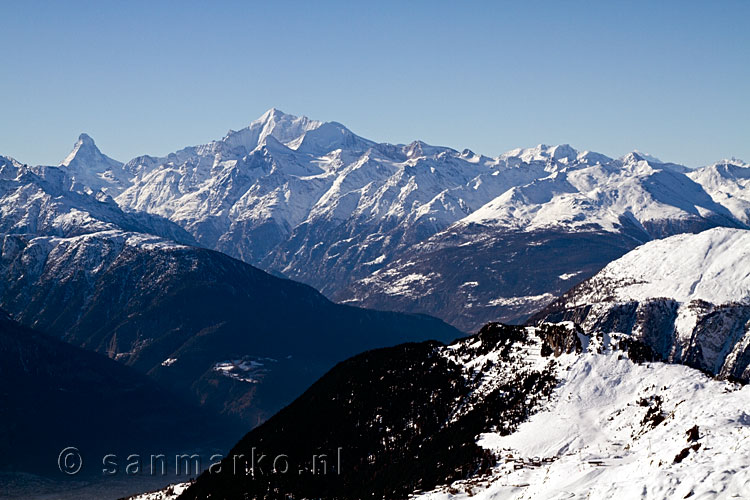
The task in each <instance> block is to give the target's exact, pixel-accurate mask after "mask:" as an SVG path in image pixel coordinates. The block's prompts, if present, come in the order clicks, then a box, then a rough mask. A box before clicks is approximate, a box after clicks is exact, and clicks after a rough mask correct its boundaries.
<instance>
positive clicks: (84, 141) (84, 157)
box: [60, 134, 122, 168]
mask: <svg viewBox="0 0 750 500" xmlns="http://www.w3.org/2000/svg"><path fill="white" fill-rule="evenodd" d="M79 165H80V166H82V167H83V166H87V167H102V166H107V167H108V168H111V167H113V166H120V167H121V166H122V163H121V162H119V161H117V160H113V159H112V158H110V157H109V156H106V155H105V154H103V153H102V152H101V151H100V150H99V148H98V147H97V146H96V143H95V142H94V139H92V138H91V136H90V135H88V134H81V135H79V136H78V140H77V141H76V143H75V144H74V145H73V151H71V152H70V154H69V155H68V156H67V157H66V158H65V159H64V160H63V161H62V162H61V163H60V166H61V167H72V166H79Z"/></svg>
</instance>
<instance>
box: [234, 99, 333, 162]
mask: <svg viewBox="0 0 750 500" xmlns="http://www.w3.org/2000/svg"><path fill="white" fill-rule="evenodd" d="M322 124H323V123H322V122H319V121H315V120H310V119H309V118H307V117H306V116H301V117H297V116H294V115H289V114H286V113H284V112H283V111H280V110H278V109H276V108H271V109H269V110H268V111H266V112H265V113H263V115H261V117H260V118H258V119H257V120H255V121H253V122H252V123H251V124H250V125H248V126H247V127H246V128H244V129H242V130H239V131H234V130H230V131H229V132H228V133H227V135H226V136H225V137H224V139H222V142H224V143H225V144H227V145H229V146H230V147H238V146H242V147H244V148H245V149H246V150H247V151H252V150H254V149H255V148H256V147H258V146H260V145H262V144H264V143H265V142H266V139H267V138H268V137H273V138H274V139H276V140H277V141H279V142H280V143H282V144H285V145H289V144H290V143H294V142H295V141H297V142H298V141H300V140H301V137H302V136H303V135H304V134H305V132H308V131H310V130H315V129H317V128H318V127H320V126H321V125H322ZM292 149H296V148H295V147H292Z"/></svg>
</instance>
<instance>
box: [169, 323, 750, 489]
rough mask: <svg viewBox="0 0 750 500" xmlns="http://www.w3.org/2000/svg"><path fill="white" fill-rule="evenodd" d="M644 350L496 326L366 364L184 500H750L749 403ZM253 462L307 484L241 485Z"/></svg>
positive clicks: (347, 372)
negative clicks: (267, 460) (321, 463)
mask: <svg viewBox="0 0 750 500" xmlns="http://www.w3.org/2000/svg"><path fill="white" fill-rule="evenodd" d="M631 340H632V339H630V338H629V337H628V336H627V335H624V334H618V333H616V332H612V333H611V334H604V335H598V334H597V335H586V334H585V333H583V332H581V331H580V330H579V329H578V328H576V327H575V325H573V324H572V323H569V322H565V323H558V324H549V323H547V324H540V325H537V326H534V327H520V326H515V327H514V326H506V325H499V324H489V325H486V326H485V327H484V328H483V329H482V330H481V331H480V333H479V334H477V335H476V336H473V337H469V338H465V339H460V340H457V341H456V342H453V343H452V344H450V345H447V346H442V345H439V344H436V343H423V344H408V345H403V346H397V347H394V348H391V349H386V350H378V351H371V352H368V353H364V354H362V355H359V356H356V357H354V358H352V359H350V360H348V361H346V362H345V363H341V364H340V365H339V366H337V367H336V368H335V369H334V370H332V371H331V372H329V373H328V374H327V375H326V376H324V377H323V378H321V380H319V381H318V382H317V383H316V384H315V385H313V386H312V387H311V388H310V390H309V391H307V393H306V394H305V395H303V396H302V397H300V398H299V399H297V400H296V401H295V402H294V403H292V404H291V405H289V406H288V407H287V408H286V409H285V410H284V411H282V412H280V413H279V414H278V415H276V416H275V417H274V418H272V419H270V420H269V421H268V422H267V423H266V424H264V425H263V426H261V427H259V428H257V429H255V430H253V431H252V432H250V433H249V434H248V435H246V436H245V437H244V438H243V439H242V440H241V441H240V442H239V443H238V444H237V445H236V446H235V447H234V448H233V450H232V452H231V453H230V454H229V455H228V456H227V457H226V458H225V459H224V460H223V461H222V463H221V472H217V473H214V474H209V473H204V474H203V475H202V476H201V477H199V478H198V480H197V481H196V482H195V483H194V484H193V485H192V486H190V488H188V490H187V491H185V492H184V493H183V495H182V496H181V497H180V498H182V499H184V500H198V499H204V498H243V497H244V496H247V497H249V498H253V497H255V496H261V495H262V493H263V492H266V491H269V490H270V491H276V492H278V493H279V496H289V497H295V498H298V497H299V498H388V499H403V498H412V499H424V500H427V499H430V500H449V499H468V498H480V499H498V500H499V499H506V498H512V499H519V500H520V499H530V498H534V499H536V498H540V499H559V498H577V499H585V498H597V499H598V498H608V499H620V498H643V499H664V498H691V497H694V498H712V499H714V498H715V499H721V498H734V497H739V498H745V497H747V496H748V494H750V451H749V450H748V449H747V446H745V444H746V442H747V441H748V439H750V416H748V414H747V406H748V403H750V387H748V386H743V385H740V384H735V383H732V382H727V381H720V380H714V379H710V378H709V377H708V376H706V375H705V374H703V373H701V372H699V371H697V370H695V369H692V368H689V367H686V366H682V365H670V364H666V363H662V362H653V361H644V360H643V359H642V354H643V353H644V350H643V348H642V346H639V345H638V344H637V343H633V342H631ZM330 415H337V418H335V419H333V420H332V419H330ZM311 425H314V427H315V428H316V432H315V433H310V432H309V431H308V429H309V428H310V426H311ZM339 442H344V443H346V447H342V448H341V450H342V451H341V455H340V460H339V461H338V462H336V465H334V467H336V469H335V474H330V472H329V474H328V475H325V474H319V475H318V476H317V477H312V475H311V474H309V471H310V470H311V469H310V467H311V466H310V458H308V457H309V456H310V455H311V454H314V453H316V452H317V453H321V450H326V446H330V445H331V443H339ZM477 445H478V446H477ZM250 450H255V451H256V453H260V452H261V451H262V452H263V453H264V454H267V455H268V456H277V455H278V453H281V452H282V451H281V450H284V451H283V453H284V456H285V457H286V458H287V459H288V460H289V462H290V463H292V464H294V469H293V470H294V471H295V474H294V477H293V478H292V479H291V480H289V479H286V478H285V477H284V475H283V474H281V475H275V474H262V473H261V474H255V475H253V476H252V477H251V476H249V475H238V474H235V473H233V472H232V468H231V464H232V463H233V461H234V460H236V458H234V457H237V456H238V455H240V459H241V460H242V456H244V457H247V456H248V454H249V453H250ZM245 460H247V458H245ZM241 463H242V462H241ZM329 464H330V462H329ZM339 466H340V468H339ZM312 467H313V469H312V470H315V469H314V467H315V466H314V465H313V466H312ZM297 470H299V471H300V473H299V475H298V474H297V473H296V471H297ZM329 471H330V469H329ZM254 472H257V471H254Z"/></svg>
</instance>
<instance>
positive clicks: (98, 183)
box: [60, 134, 129, 195]
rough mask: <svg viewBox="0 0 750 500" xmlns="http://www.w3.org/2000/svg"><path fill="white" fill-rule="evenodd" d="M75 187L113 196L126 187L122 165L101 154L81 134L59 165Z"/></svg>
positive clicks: (87, 138) (126, 177) (88, 137)
mask: <svg viewBox="0 0 750 500" xmlns="http://www.w3.org/2000/svg"><path fill="white" fill-rule="evenodd" d="M60 167H61V169H62V170H64V171H65V172H66V173H67V174H68V176H69V177H70V178H71V180H72V181H73V183H74V186H75V187H79V188H81V189H86V188H88V189H90V190H92V191H94V192H96V191H103V192H104V193H107V194H109V195H115V194H118V193H119V192H121V191H122V190H123V189H125V188H126V187H127V186H128V179H129V175H128V173H127V172H126V171H125V169H124V168H123V164H122V163H121V162H119V161H117V160H113V159H112V158H110V157H109V156H107V155H105V154H103V153H102V152H101V151H100V150H99V148H98V147H96V144H95V143H94V139H92V138H91V137H90V136H89V135H88V134H81V135H80V136H79V137H78V141H76V143H75V145H74V146H73V151H71V152H70V154H69V155H68V156H67V157H66V158H65V159H64V160H63V161H62V162H61V163H60Z"/></svg>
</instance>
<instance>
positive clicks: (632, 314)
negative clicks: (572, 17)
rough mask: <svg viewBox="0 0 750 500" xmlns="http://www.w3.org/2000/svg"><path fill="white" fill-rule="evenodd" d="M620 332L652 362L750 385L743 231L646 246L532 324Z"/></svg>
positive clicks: (748, 268) (749, 294)
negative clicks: (646, 350)
mask: <svg viewBox="0 0 750 500" xmlns="http://www.w3.org/2000/svg"><path fill="white" fill-rule="evenodd" d="M545 318H546V319H548V320H553V321H556V320H560V319H565V320H572V321H575V322H577V323H579V324H580V325H581V326H582V327H583V329H584V330H585V331H587V332H597V333H602V332H611V331H620V332H624V333H627V334H630V335H632V336H633V337H634V338H636V339H638V340H640V341H642V342H644V343H645V344H646V345H648V346H649V347H650V348H651V349H652V350H653V351H654V352H655V353H656V355H657V356H659V357H661V358H663V359H668V360H671V361H675V362H681V363H685V364H688V365H691V366H694V367H697V368H700V369H703V370H706V371H708V372H710V373H714V374H718V375H720V376H722V377H736V378H739V379H743V380H745V381H747V380H749V379H750V231H748V230H743V229H727V228H715V229H711V230H707V231H704V232H702V233H699V234H695V235H676V236H672V237H669V238H666V239H663V240H658V241H651V242H649V243H646V244H645V245H643V246H641V247H639V248H637V249H635V250H633V251H632V252H630V253H628V254H627V255H625V256H624V257H622V258H620V259H618V260H616V261H614V262H612V263H610V264H609V265H607V266H606V267H605V268H604V269H603V270H602V271H601V272H599V273H598V274H597V275H595V276H594V277H592V278H591V279H590V280H588V281H585V282H583V283H581V284H580V285H578V286H577V287H575V288H573V289H572V290H571V291H569V292H567V293H566V294H565V295H563V296H562V297H561V298H560V299H558V300H557V301H555V302H554V303H552V304H551V305H550V306H548V307H547V308H546V309H545V310H543V311H541V312H540V313H539V314H537V315H536V316H535V318H534V319H535V320H541V319H545Z"/></svg>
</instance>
